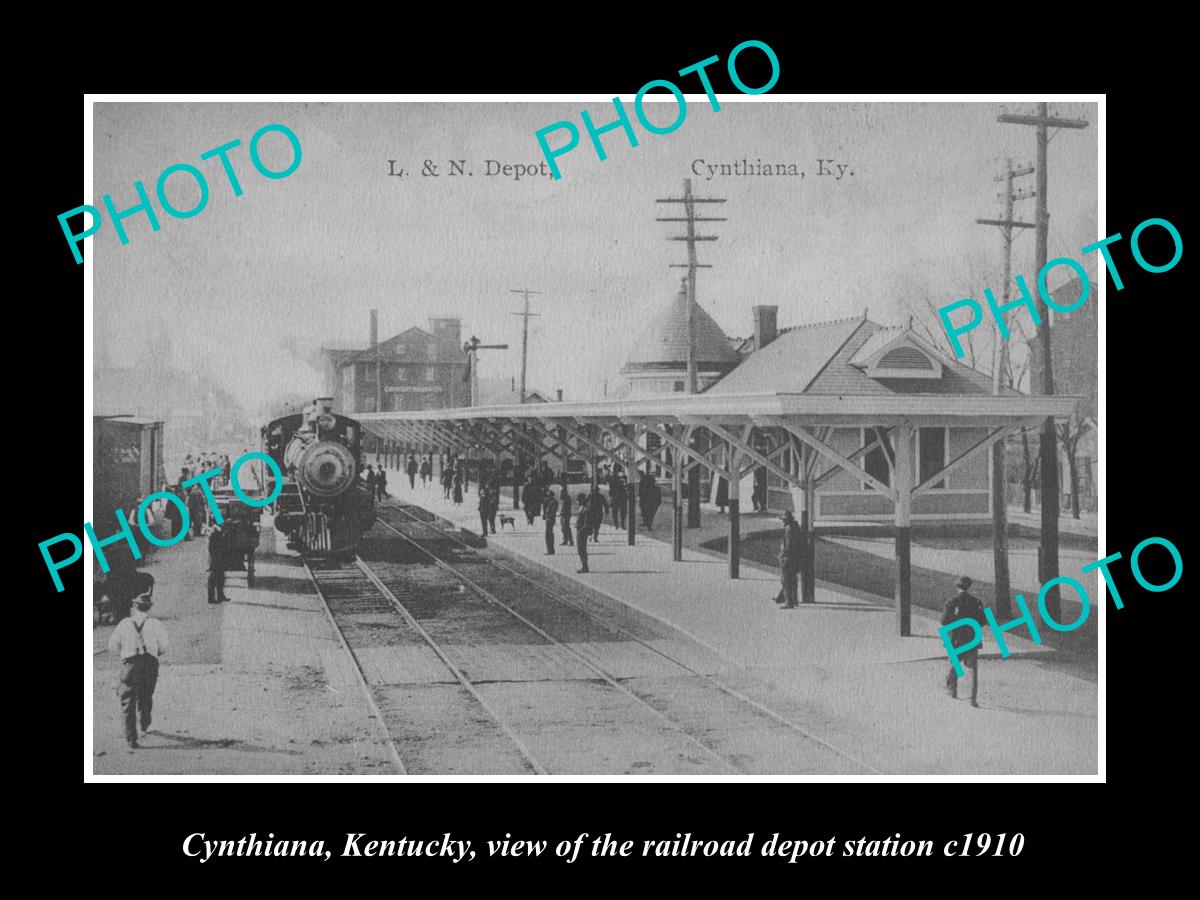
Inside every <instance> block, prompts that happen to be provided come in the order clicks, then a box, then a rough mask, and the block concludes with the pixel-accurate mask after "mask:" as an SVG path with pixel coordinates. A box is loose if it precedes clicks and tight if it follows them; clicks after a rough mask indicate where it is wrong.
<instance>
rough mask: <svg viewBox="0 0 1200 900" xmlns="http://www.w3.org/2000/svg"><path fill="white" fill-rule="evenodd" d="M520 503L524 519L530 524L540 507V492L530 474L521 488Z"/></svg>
mask: <svg viewBox="0 0 1200 900" xmlns="http://www.w3.org/2000/svg"><path fill="white" fill-rule="evenodd" d="M521 505H522V506H524V507H525V518H526V520H527V521H528V522H529V524H530V525H532V524H533V520H534V519H536V518H537V517H538V513H539V512H541V507H542V493H541V491H540V490H538V486H537V482H536V481H535V480H534V478H533V476H532V475H530V476H529V480H528V481H526V482H525V487H523V488H521Z"/></svg>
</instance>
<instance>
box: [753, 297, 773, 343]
mask: <svg viewBox="0 0 1200 900" xmlns="http://www.w3.org/2000/svg"><path fill="white" fill-rule="evenodd" d="M753 310H754V349H755V350H761V349H762V348H763V347H765V346H767V344H769V343H771V341H773V340H775V338H776V337H778V336H779V328H778V326H777V319H778V316H779V307H778V306H755V307H753Z"/></svg>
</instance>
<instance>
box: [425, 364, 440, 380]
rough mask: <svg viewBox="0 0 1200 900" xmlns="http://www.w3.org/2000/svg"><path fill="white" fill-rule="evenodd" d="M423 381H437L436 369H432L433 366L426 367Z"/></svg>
mask: <svg viewBox="0 0 1200 900" xmlns="http://www.w3.org/2000/svg"><path fill="white" fill-rule="evenodd" d="M425 380H426V381H437V369H436V368H434V367H433V366H426V367H425Z"/></svg>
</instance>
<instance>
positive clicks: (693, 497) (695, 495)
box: [687, 463, 700, 528]
mask: <svg viewBox="0 0 1200 900" xmlns="http://www.w3.org/2000/svg"><path fill="white" fill-rule="evenodd" d="M687 495H688V510H687V526H688V528H699V527H700V465H699V463H696V464H694V465H693V466H692V467H691V468H690V469H689V470H688V490H687Z"/></svg>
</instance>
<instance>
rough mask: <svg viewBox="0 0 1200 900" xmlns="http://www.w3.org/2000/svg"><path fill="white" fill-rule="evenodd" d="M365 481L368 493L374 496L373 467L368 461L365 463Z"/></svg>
mask: <svg viewBox="0 0 1200 900" xmlns="http://www.w3.org/2000/svg"><path fill="white" fill-rule="evenodd" d="M366 482H367V493H368V494H370V495H371V497H372V498H374V497H375V467H374V466H373V465H371V464H370V463H367V471H366Z"/></svg>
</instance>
